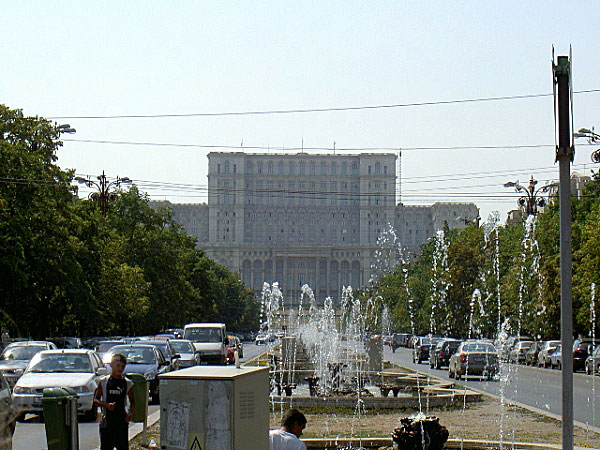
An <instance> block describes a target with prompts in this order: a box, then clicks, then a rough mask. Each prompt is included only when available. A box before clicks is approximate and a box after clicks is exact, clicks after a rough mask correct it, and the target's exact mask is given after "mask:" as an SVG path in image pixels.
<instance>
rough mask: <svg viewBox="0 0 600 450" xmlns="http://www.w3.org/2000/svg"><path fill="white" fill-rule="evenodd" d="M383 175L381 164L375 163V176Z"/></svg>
mask: <svg viewBox="0 0 600 450" xmlns="http://www.w3.org/2000/svg"><path fill="white" fill-rule="evenodd" d="M379 174H381V164H379V163H375V175H379Z"/></svg>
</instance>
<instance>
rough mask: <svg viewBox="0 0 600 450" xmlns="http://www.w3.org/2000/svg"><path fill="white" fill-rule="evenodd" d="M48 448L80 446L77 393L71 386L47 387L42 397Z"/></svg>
mask: <svg viewBox="0 0 600 450" xmlns="http://www.w3.org/2000/svg"><path fill="white" fill-rule="evenodd" d="M42 408H43V411H44V425H45V428H46V442H47V444H48V450H76V449H77V448H78V447H79V442H78V438H79V430H78V424H77V393H76V392H75V391H74V390H73V389H71V388H68V387H67V388H60V387H59V388H46V389H44V394H43V397H42Z"/></svg>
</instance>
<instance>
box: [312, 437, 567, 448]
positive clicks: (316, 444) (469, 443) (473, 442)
mask: <svg viewBox="0 0 600 450" xmlns="http://www.w3.org/2000/svg"><path fill="white" fill-rule="evenodd" d="M302 441H303V442H304V443H305V444H306V448H307V449H311V450H325V449H328V450H342V449H343V450H348V449H353V448H355V449H358V448H359V446H360V445H362V448H363V449H366V450H381V449H386V450H387V449H390V450H391V449H392V439H391V438H363V439H362V440H361V441H360V442H359V440H358V439H356V438H352V439H351V438H315V439H302ZM504 447H505V448H507V447H510V448H511V449H512V448H514V449H518V450H537V449H551V448H556V449H560V448H562V447H561V446H560V445H559V444H539V443H529V442H515V444H514V447H513V444H512V442H504ZM444 448H447V449H459V448H462V449H481V450H492V449H499V448H500V443H499V442H498V441H485V440H477V439H464V440H462V439H448V441H447V442H446V445H445V447H444Z"/></svg>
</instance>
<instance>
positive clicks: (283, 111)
mask: <svg viewBox="0 0 600 450" xmlns="http://www.w3.org/2000/svg"><path fill="white" fill-rule="evenodd" d="M594 92H600V89H585V90H580V91H574V92H573V93H574V94H588V93H594ZM552 95H553V94H552V93H538V94H521V95H502V96H493V97H475V98H463V99H453V100H436V101H420V102H408V103H392V104H381V105H360V106H339V107H325V108H297V109H270V110H251V111H221V112H196V113H167V114H107V115H102V114H98V115H57V116H49V117H48V119H53V120H58V119H60V120H65V119H159V118H178V117H224V116H258V115H273V114H303V113H322V112H339V111H362V110H377V109H393V108H407V107H418V106H436V105H452V104H461V103H480V102H496V101H506V100H523V99H530V98H542V97H551V96H552Z"/></svg>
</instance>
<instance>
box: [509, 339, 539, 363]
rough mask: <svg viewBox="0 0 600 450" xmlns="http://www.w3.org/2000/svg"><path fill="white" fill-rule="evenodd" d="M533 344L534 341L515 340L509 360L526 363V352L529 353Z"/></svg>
mask: <svg viewBox="0 0 600 450" xmlns="http://www.w3.org/2000/svg"><path fill="white" fill-rule="evenodd" d="M532 345H533V341H519V342H515V345H514V347H513V348H512V349H511V351H510V356H509V358H508V360H509V362H511V363H515V364H523V363H525V353H527V351H528V350H529V348H530V347H531V346H532Z"/></svg>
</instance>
